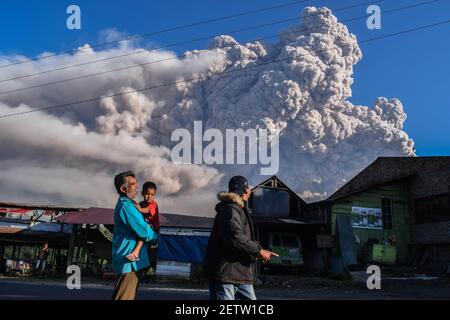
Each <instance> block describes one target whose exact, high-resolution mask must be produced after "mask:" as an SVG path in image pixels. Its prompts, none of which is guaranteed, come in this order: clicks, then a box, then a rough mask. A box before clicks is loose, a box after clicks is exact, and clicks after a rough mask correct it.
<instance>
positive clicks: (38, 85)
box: [0, 0, 441, 95]
mask: <svg viewBox="0 0 450 320" xmlns="http://www.w3.org/2000/svg"><path fill="white" fill-rule="evenodd" d="M381 1H382V0H381ZM436 1H441V0H433V1H427V2H422V3H420V4H416V5H414V7H417V6H418V5H425V4H429V3H431V2H436ZM370 3H374V2H373V1H371V2H370ZM366 4H367V2H366V3H363V4H359V5H356V6H361V5H366ZM354 7H355V6H351V8H354ZM411 7H413V6H406V7H401V8H396V9H393V10H388V11H385V12H384V14H388V13H392V12H395V11H400V10H406V9H410V8H411ZM349 8H350V7H343V8H338V9H336V10H334V11H335V12H336V11H342V10H344V9H349ZM314 15H317V13H315V14H314ZM310 16H313V15H308V16H305V17H310ZM367 17H368V15H363V16H358V17H354V18H349V19H346V20H342V21H340V22H341V23H345V22H350V21H355V20H359V19H363V18H367ZM289 20H298V17H296V18H293V19H289ZM283 21H284V20H283ZM270 24H272V23H270ZM322 26H323V25H317V26H314V27H311V28H306V29H302V30H298V31H294V32H293V33H302V32H310V31H311V30H314V29H317V28H320V27H322ZM229 33H231V32H229ZM214 36H215V35H214ZM214 36H208V37H206V38H210V37H214ZM276 37H278V35H272V36H266V37H260V38H257V39H253V40H248V42H253V41H258V40H267V39H271V38H276ZM210 51H212V50H210V49H206V50H201V51H200V52H197V54H203V53H206V52H210ZM183 57H184V54H180V55H177V56H174V57H170V58H164V59H160V60H153V61H149V62H145V63H140V64H135V65H131V66H126V67H120V68H115V69H111V70H107V71H101V72H96V73H91V74H87V75H82V76H77V77H73V78H68V79H63V80H57V81H52V82H46V83H41V84H37V85H33V86H29V87H24V88H19V89H11V90H7V91H1V92H0V95H3V94H8V93H14V92H20V91H25V90H29V89H36V88H41V87H45V86H49V85H54V84H59V83H64V82H69V81H74V80H80V79H84V78H89V77H93V76H98V75H102V74H107V73H111V72H117V71H123V70H127V69H132V68H136V67H142V66H147V65H151V64H156V63H160V62H165V61H170V60H175V59H180V58H183ZM0 82H1V81H0Z"/></svg>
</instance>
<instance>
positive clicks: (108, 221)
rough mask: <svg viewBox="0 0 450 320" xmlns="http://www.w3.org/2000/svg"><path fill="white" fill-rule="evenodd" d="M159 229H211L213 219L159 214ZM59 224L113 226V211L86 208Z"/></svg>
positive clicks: (64, 216) (62, 217) (63, 217)
mask: <svg viewBox="0 0 450 320" xmlns="http://www.w3.org/2000/svg"><path fill="white" fill-rule="evenodd" d="M159 219H160V224H161V227H175V228H199V229H211V228H212V225H213V222H214V219H213V218H210V217H198V216H190V215H182V214H172V213H162V212H160V214H159ZM56 220H57V221H59V222H61V223H69V224H104V225H113V224H114V209H109V208H96V207H92V208H88V209H86V210H84V211H81V212H69V213H66V214H64V215H61V216H59V217H57V218H56Z"/></svg>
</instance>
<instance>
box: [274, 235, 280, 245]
mask: <svg viewBox="0 0 450 320" xmlns="http://www.w3.org/2000/svg"><path fill="white" fill-rule="evenodd" d="M272 241H273V243H272V245H273V246H275V247H281V241H280V236H279V235H277V234H274V235H273V240H272Z"/></svg>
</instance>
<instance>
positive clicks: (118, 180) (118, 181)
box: [114, 171, 136, 195]
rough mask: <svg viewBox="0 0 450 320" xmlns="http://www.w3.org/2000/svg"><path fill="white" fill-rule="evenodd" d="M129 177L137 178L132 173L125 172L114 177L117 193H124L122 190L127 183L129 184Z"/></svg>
mask: <svg viewBox="0 0 450 320" xmlns="http://www.w3.org/2000/svg"><path fill="white" fill-rule="evenodd" d="M127 177H133V178H136V175H135V174H134V173H133V172H132V171H125V172H122V173H119V174H118V175H116V176H115V177H114V186H115V187H116V190H117V193H118V194H120V195H122V194H123V192H122V191H121V190H120V188H122V187H123V186H124V185H125V183H126V182H127Z"/></svg>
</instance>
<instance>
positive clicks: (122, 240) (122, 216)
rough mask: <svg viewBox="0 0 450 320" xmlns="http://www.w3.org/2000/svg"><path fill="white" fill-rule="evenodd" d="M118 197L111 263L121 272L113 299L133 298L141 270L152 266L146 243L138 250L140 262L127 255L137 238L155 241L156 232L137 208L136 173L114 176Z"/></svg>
mask: <svg viewBox="0 0 450 320" xmlns="http://www.w3.org/2000/svg"><path fill="white" fill-rule="evenodd" d="M114 186H115V187H116V190H117V193H118V194H119V199H118V200H117V204H116V208H115V209H114V234H113V239H112V266H113V269H114V272H115V273H117V274H120V277H119V280H118V281H117V283H116V286H115V287H114V293H113V299H114V300H134V299H135V298H136V291H137V287H138V284H139V273H140V272H139V271H140V270H143V269H144V268H146V267H148V266H149V265H150V262H149V260H148V253H147V246H143V247H142V249H141V250H140V252H139V260H138V261H129V260H128V259H127V258H126V255H127V254H129V253H130V252H132V251H133V249H134V247H135V246H136V243H137V240H138V239H141V240H142V241H144V242H153V241H156V240H157V234H156V233H155V232H153V230H152V228H150V227H149V225H148V224H147V223H146V222H145V220H144V217H143V216H142V215H141V213H140V212H139V211H138V210H137V209H136V207H135V205H134V202H133V199H134V198H135V197H136V195H137V193H138V188H139V186H138V182H137V180H136V176H135V175H134V173H133V172H131V171H127V172H122V173H119V174H118V175H116V176H115V178H114Z"/></svg>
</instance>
